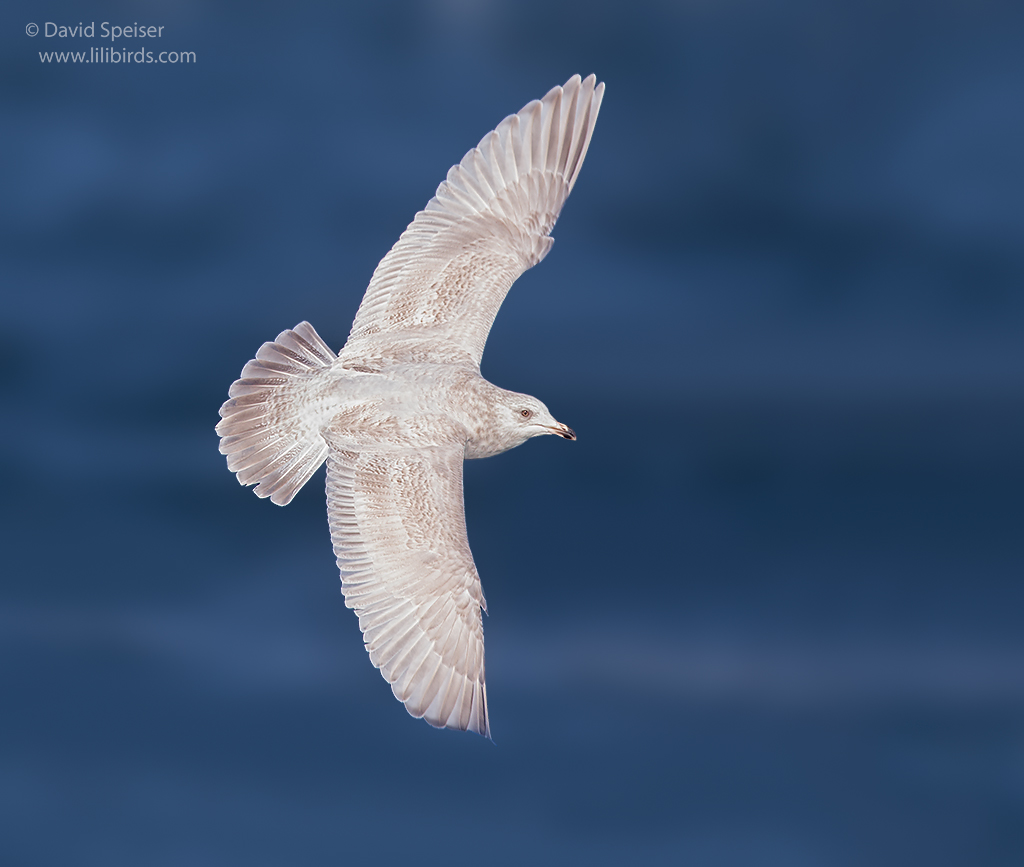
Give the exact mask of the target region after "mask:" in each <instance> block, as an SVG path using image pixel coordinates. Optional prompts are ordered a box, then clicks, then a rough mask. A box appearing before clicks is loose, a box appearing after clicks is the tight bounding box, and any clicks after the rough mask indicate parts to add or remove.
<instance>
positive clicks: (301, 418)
mask: <svg viewBox="0 0 1024 867" xmlns="http://www.w3.org/2000/svg"><path fill="white" fill-rule="evenodd" d="M336 358H337V356H336V355H335V354H334V353H333V352H332V351H331V349H330V347H328V346H327V344H326V343H324V342H323V340H321V339H320V335H319V334H317V333H316V331H314V330H313V326H312V325H310V324H309V323H308V322H300V323H299V324H298V325H296V326H295V328H293V329H291V330H289V331H282V332H281V333H280V334H279V335H277V339H276V340H275V341H274V342H272V343H264V344H263V346H261V347H260V349H259V352H257V353H256V358H254V359H253V360H252V361H250V362H249V363H248V364H246V365H245V367H243V368H242V378H241V379H238V380H236V381H235V382H234V384H232V386H231V388H230V389H229V390H228V397H229V398H230V399H229V400H228V401H227V402H226V403H225V404H224V405H223V406H222V407H221V408H220V415H221V421H220V423H219V424H218V425H217V433H218V434H220V436H221V441H220V452H221V454H222V455H226V456H227V459H228V469H229V470H231V472H233V473H235V474H236V475H237V476H238V481H239V483H240V484H243V485H256V488H255V491H254V493H255V494H256V496H257V497H270V500H271V502H273V503H276V504H277V505H279V506H284V505H287V504H288V503H290V502H291V501H292V498H293V497H294V496H295V495H296V494H297V493H298V491H299V489H300V488H301V487H302V486H303V485H304V484H306V482H308V481H309V479H310V477H311V476H312V475H313V473H315V472H316V471H317V469H319V467H320V465H321V464H322V463H323V462H324V461H325V460H326V459H327V443H326V442H324V439H323V437H322V436H321V435H320V427H321V425H322V423H323V419H321V418H320V417H319V412H318V402H317V401H316V400H314V399H313V398H314V395H315V393H316V389H317V386H318V385H320V384H321V380H320V378H321V375H322V374H323V373H324V371H326V370H327V369H328V368H329V367H330V366H331V364H332V363H333V362H334V360H335V359H336Z"/></svg>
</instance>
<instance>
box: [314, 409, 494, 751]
mask: <svg viewBox="0 0 1024 867" xmlns="http://www.w3.org/2000/svg"><path fill="white" fill-rule="evenodd" d="M441 427H442V428H443V425H442V426H441ZM326 437H327V441H328V443H329V445H330V453H329V456H328V459H327V514H328V521H329V523H330V528H331V541H332V542H333V543H334V553H335V555H336V556H337V558H338V567H339V568H340V570H341V582H342V584H341V587H342V592H344V594H345V604H346V605H347V606H348V607H349V608H353V609H355V612H356V614H357V615H358V617H359V628H360V629H361V630H362V633H363V640H364V641H365V643H366V649H367V651H369V654H370V661H371V662H372V663H373V665H374V666H375V667H376V668H379V669H380V672H381V674H382V675H383V676H384V678H385V679H386V680H387V681H388V682H389V683H390V684H391V689H392V691H393V692H394V694H395V697H396V698H398V700H399V701H401V702H403V703H404V704H405V706H406V709H407V710H408V711H409V713H410V714H412V716H414V717H417V718H419V717H422V718H423V719H425V720H426V721H427V722H428V723H430V724H431V725H432V726H437V727H439V728H451V729H460V730H463V731H464V730H471V731H475V732H478V733H479V734H482V735H484V736H485V737H490V728H489V725H488V721H487V691H486V687H485V685H484V635H483V624H482V623H481V616H480V609H481V607H484V608H485V607H486V603H485V601H484V595H483V591H482V589H481V587H480V577H479V575H478V574H477V571H476V567H475V566H474V564H473V555H472V553H471V552H470V550H469V542H468V540H467V538H466V517H465V510H464V507H463V500H462V463H463V458H464V452H465V441H464V439H462V441H461V442H460V441H459V438H458V436H451V437H445V436H442V437H435V438H434V440H435V443H434V444H432V445H427V446H424V445H422V444H421V443H420V444H417V445H416V446H415V447H414V446H413V444H412V443H408V444H407V445H402V444H401V442H400V441H399V442H396V441H394V440H392V441H390V442H386V443H383V444H382V443H362V444H361V443H356V442H354V441H352V440H350V439H348V438H347V437H345V435H343V434H340V433H332V431H331V430H328V431H326ZM446 439H447V441H445V440H446Z"/></svg>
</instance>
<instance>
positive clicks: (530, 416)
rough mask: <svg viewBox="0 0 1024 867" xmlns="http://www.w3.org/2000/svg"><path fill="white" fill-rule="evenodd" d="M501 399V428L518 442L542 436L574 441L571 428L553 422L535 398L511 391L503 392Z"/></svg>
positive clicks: (574, 437)
mask: <svg viewBox="0 0 1024 867" xmlns="http://www.w3.org/2000/svg"><path fill="white" fill-rule="evenodd" d="M503 398H504V399H503V400H502V402H501V403H502V411H503V412H502V415H503V418H502V422H503V423H504V424H503V426H504V427H506V428H507V429H508V430H509V431H510V432H513V433H514V436H515V438H516V439H518V440H519V442H526V441H527V440H528V439H530V437H537V436H542V435H543V434H557V435H558V436H560V437H562V438H563V439H567V440H574V439H576V434H575V433H573V430H572V428H571V427H568V426H566V425H564V424H562V423H561V422H558V421H555V418H554V416H552V415H551V412H550V410H548V408H547V407H546V406H544V404H543V403H541V402H540V401H539V400H537V398H535V397H531V396H530V395H528V394H517V393H515V392H512V391H509V392H505V394H504V395H503Z"/></svg>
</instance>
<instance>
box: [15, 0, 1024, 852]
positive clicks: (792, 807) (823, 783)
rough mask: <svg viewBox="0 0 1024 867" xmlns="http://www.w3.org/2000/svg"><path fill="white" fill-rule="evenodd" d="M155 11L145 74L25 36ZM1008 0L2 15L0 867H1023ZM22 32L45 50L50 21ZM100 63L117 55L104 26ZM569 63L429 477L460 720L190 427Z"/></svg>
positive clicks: (326, 549) (1016, 180) (1022, 216)
mask: <svg viewBox="0 0 1024 867" xmlns="http://www.w3.org/2000/svg"><path fill="white" fill-rule="evenodd" d="M80 20H82V21H84V22H85V23H88V22H89V21H90V20H94V21H95V22H96V25H97V29H99V27H100V25H101V23H102V22H103V21H109V22H111V23H117V22H121V23H124V24H132V23H135V22H138V23H139V24H150V23H152V24H154V25H163V26H164V28H165V29H164V35H163V36H162V37H161V40H154V43H156V42H158V41H160V44H159V45H157V46H155V47H156V48H160V49H164V50H177V51H194V52H195V53H196V57H197V62H196V63H194V64H177V65H170V64H165V65H160V64H153V65H143V66H135V65H129V64H119V65H114V64H106V65H100V64H95V65H72V64H63V65H62V64H57V63H53V62H51V63H49V64H45V63H41V62H40V61H39V57H38V52H39V51H40V50H47V51H49V50H75V49H78V48H81V47H85V49H86V50H88V48H89V47H90V45H91V46H94V47H99V46H100V45H101V44H102V45H104V46H105V47H109V45H110V43H109V42H103V41H102V40H100V39H95V40H92V41H90V40H88V39H80V40H78V42H77V43H76V44H71V43H72V40H70V39H66V40H63V41H62V40H60V39H58V38H49V39H48V38H47V37H45V35H43V34H42V33H41V34H40V35H38V36H36V37H34V38H32V37H29V36H27V35H25V25H26V24H27V23H29V22H33V21H34V22H37V23H38V24H39V26H40V28H42V27H43V25H44V23H45V22H46V21H52V22H55V23H66V24H77V23H78V21H80ZM1022 33H1024V14H1022V11H1021V9H1020V7H1019V5H1017V6H1014V4H1000V3H982V4H959V3H939V4H923V3H922V4H914V3H907V2H897V3H891V2H890V3H854V2H843V3H831V4H821V3H810V2H807V3H799V2H777V3H771V4H762V3H749V2H737V3H717V4H716V3H647V4H633V5H631V6H629V7H626V6H624V5H620V4H599V3H597V4H595V3H557V2H556V3H554V4H549V3H540V2H537V3H528V2H527V3H523V2H516V3H512V2H504V0H494V2H469V0H437V2H434V3H419V4H407V3H396V2H382V3H373V4H353V5H336V4H327V3H324V4H318V3H310V2H294V3H290V4H279V8H278V9H276V10H275V11H268V10H266V9H264V8H262V7H257V6H255V5H254V4H252V5H251V4H244V3H236V4H228V3H224V4H213V3H203V2H195V3H182V4H170V3H161V2H151V3H141V2H140V3H129V2H119V3H107V4H106V5H102V4H101V6H95V7H90V8H89V9H88V10H85V9H83V7H82V6H81V4H71V3H63V4H62V3H51V4H44V5H42V6H41V5H40V4H29V3H20V2H16V3H13V4H7V5H5V7H4V9H3V12H2V13H0V57H2V64H3V72H2V75H0V229H2V231H0V293H2V294H0V298H2V306H0V444H2V446H3V448H2V452H0V466H2V474H0V478H2V480H3V486H4V496H3V497H2V500H0V528H2V529H0V544H2V553H3V567H2V581H0V861H2V862H3V863H4V864H11V865H32V867H35V865H47V867H50V865H55V867H56V865H68V864H74V865H103V867H113V865H127V867H135V865H143V864H144V865H158V867H162V865H190V867H191V865H207V864H209V865H222V864H245V865H279V864H302V865H307V864H308V865H319V864H325V865H326V864H338V863H363V862H369V861H370V860H371V859H373V863H378V864H389V863H397V862H398V861H399V859H401V860H402V861H408V860H414V861H415V862H416V863H421V864H453V863H454V864H461V863H469V862H470V861H472V862H476V863H484V864H501V865H504V864H508V865H522V864H565V863H570V864H573V863H574V864H580V863H587V864H616V865H617V864H623V863H630V864H651V865H654V864H664V865H675V864H695V865H716V867H717V865H728V867H732V865H742V867H747V865H749V867H762V865H775V864H778V865H786V867H800V865H808V867H812V865H813V867H818V865H828V867H833V865H835V867H846V865H849V867H860V865H865V864H871V865H911V864H914V865H916V864H928V865H995V867H998V865H1019V864H1021V863H1024V585H1022V581H1021V578H1022V575H1024V532H1022V519H1024V453H1022V444H1024V243H1022V242H1024V208H1022V206H1021V202H1022V201H1024V169H1022V167H1021V166H1022V162H1021V158H1020V157H1021V154H1022V153H1024V112H1022V110H1021V106H1022V105H1024V51H1022V50H1021V49H1022V47H1024V46H1022V36H1021V34H1022ZM59 43H63V44H59ZM115 47H131V48H132V49H137V47H138V43H134V44H132V45H131V46H128V45H127V41H125V42H124V43H123V44H122V45H121V46H115ZM592 71H593V72H596V73H597V74H598V76H599V77H600V78H601V79H603V80H604V81H606V82H607V86H608V91H607V95H606V98H605V102H604V107H603V108H602V113H601V119H600V121H599V123H598V127H597V131H596V134H595V136H594V140H593V144H592V146H591V150H590V153H589V155H588V158H587V162H586V165H585V167H584V169H583V172H582V174H581V176H580V179H579V183H578V184H577V186H576V189H575V191H574V193H573V196H572V198H571V199H570V201H569V203H568V205H567V206H566V209H565V211H564V212H563V215H562V219H561V221H560V222H559V224H558V226H557V227H556V231H555V235H556V237H557V239H558V243H557V244H556V245H555V248H554V250H553V252H552V254H551V255H550V256H549V257H548V259H547V260H546V261H545V262H544V263H543V265H542V266H541V267H540V268H537V269H536V270H534V271H531V272H529V273H528V274H527V275H525V276H524V277H523V278H522V280H521V281H520V282H519V283H518V284H517V286H516V288H515V289H514V290H513V292H512V294H511V295H510V296H509V299H508V301H507V302H506V305H505V307H504V308H503V309H502V312H501V314H500V316H499V318H498V320H497V323H496V326H495V329H494V331H493V333H492V337H491V340H490V342H489V344H488V349H487V355H486V357H485V359H484V373H485V375H487V376H488V377H489V378H490V379H492V380H493V381H494V382H496V383H497V384H499V385H502V386H504V387H507V388H512V389H515V390H519V391H527V392H531V393H533V394H536V395H537V396H538V397H540V398H541V399H542V400H544V401H545V402H546V403H547V404H548V405H549V406H550V407H551V408H552V411H553V412H554V413H555V415H556V417H558V418H559V419H561V420H563V421H565V422H567V423H568V424H570V425H571V426H572V427H573V428H575V429H576V431H577V433H578V434H579V441H578V442H576V443H565V442H562V441H560V440H558V441H556V440H555V438H545V439H544V440H542V441H537V442H532V443H529V444H527V445H526V446H524V447H523V448H521V449H518V450H516V451H514V452H512V453H509V454H508V455H505V456H502V457H499V458H495V459H493V460H489V461H482V462H473V463H471V464H469V465H467V467H466V497H467V509H468V520H469V533H470V540H471V542H472V545H473V549H474V552H475V555H476V559H477V564H478V566H479V569H480V572H481V574H482V575H483V580H484V587H485V590H486V593H487V597H488V602H489V607H490V612H491V614H490V616H489V617H488V618H487V620H486V623H485V628H486V631H487V650H488V682H489V696H490V701H491V716H492V725H493V731H494V739H495V743H494V744H492V743H490V742H488V741H485V740H484V739H482V738H479V737H475V736H471V735H465V734H457V733H452V732H438V731H435V730H433V729H431V728H429V727H428V726H426V725H425V724H424V723H422V722H418V721H415V720H412V719H411V718H409V717H408V716H407V715H406V713H405V711H404V709H403V708H402V707H401V706H400V705H399V704H398V703H397V702H396V701H395V700H394V699H393V698H392V696H391V692H390V689H389V688H388V686H387V684H385V683H384V681H383V680H382V679H381V678H380V676H379V675H378V673H377V672H376V671H374V670H373V669H372V667H371V666H370V664H369V662H368V660H367V658H366V655H365V652H364V651H363V650H362V641H361V637H360V635H359V632H358V629H357V627H356V622H355V618H354V617H353V615H352V614H351V612H349V611H348V610H347V609H345V607H344V605H343V601H342V598H341V594H340V592H339V582H338V576H337V573H336V571H335V566H334V563H333V555H332V553H331V548H330V543H329V538H328V532H327V525H326V520H325V511H324V505H323V477H322V472H321V474H318V475H317V476H316V477H315V478H314V480H313V481H312V482H311V483H310V484H309V485H308V487H307V488H306V489H304V490H303V491H302V492H301V493H300V494H299V496H298V497H297V498H296V500H295V501H294V502H293V503H292V504H291V505H290V506H288V507H287V508H286V509H279V508H277V507H275V506H273V505H271V504H270V503H269V502H267V501H260V500H258V499H257V498H256V497H254V496H253V495H252V493H251V492H249V491H247V490H243V489H242V488H240V487H239V486H238V484H237V483H236V481H235V480H234V478H233V477H232V476H231V475H230V474H229V473H228V472H227V470H226V468H225V466H224V459H223V458H222V457H221V456H220V455H219V454H218V453H217V440H216V436H215V434H214V432H213V426H214V424H215V422H216V421H217V408H218V407H219V405H220V403H221V402H222V401H223V400H224V399H225V396H226V392H227V387H228V385H229V384H230V382H231V381H232V380H233V379H234V378H235V377H236V376H237V375H238V372H239V371H240V369H241V367H242V365H243V364H244V363H245V361H247V360H248V359H249V358H250V357H252V355H253V354H254V352H255V350H256V349H257V348H258V346H259V345H260V343H262V342H263V341H264V340H268V339H271V338H272V337H273V336H274V335H276V334H277V333H278V332H279V331H281V330H282V329H284V328H287V327H290V326H292V325H294V324H295V323H297V322H299V321H300V320H303V319H307V320H309V321H310V322H312V323H313V324H314V325H315V326H316V328H317V329H318V330H319V331H320V333H321V334H322V335H323V336H324V338H325V339H326V340H327V341H328V342H329V343H330V344H332V345H333V346H335V347H338V346H340V345H341V344H342V343H343V342H344V339H345V336H346V334H347V332H348V327H349V325H350V323H351V319H352V315H353V314H354V312H355V310H356V307H357V305H358V303H359V300H360V298H361V295H362V291H363V288H364V287H365V285H366V282H367V281H368V279H369V276H370V274H371V273H372V270H373V268H374V266H375V265H376V263H377V261H378V260H379V259H380V257H381V256H383V254H384V253H385V252H386V251H387V250H388V248H389V247H390V246H391V244H392V243H393V242H394V241H395V240H396V239H397V237H398V235H399V234H400V232H401V231H402V229H403V228H404V227H405V225H406V224H407V223H408V221H409V220H410V219H411V218H412V216H413V214H414V213H415V212H416V211H417V210H418V209H419V208H421V207H422V206H423V205H424V204H425V203H426V201H427V200H428V199H429V198H430V196H431V195H432V193H433V191H434V189H435V188H436V186H437V184H438V183H439V182H440V181H441V180H442V179H443V177H444V175H445V172H446V171H447V169H448V167H449V166H450V165H451V164H452V163H454V162H456V161H457V160H458V159H460V158H461V156H462V154H463V153H464V152H465V151H466V150H467V149H468V148H469V147H470V146H472V145H473V144H475V143H476V142H477V141H478V140H479V138H480V137H481V136H482V135H483V134H484V133H486V132H487V131H488V130H490V129H491V128H493V126H494V125H495V124H496V123H497V122H498V121H500V120H501V119H502V118H503V117H504V116H505V115H506V114H509V113H511V112H513V111H515V110H517V109H518V108H520V107H521V106H522V105H523V104H524V103H526V102H527V101H528V100H530V99H532V98H534V97H539V96H541V95H542V94H543V93H544V92H545V91H546V90H547V89H548V88H549V87H551V86H552V85H554V84H559V83H562V82H564V81H565V80H566V79H567V78H568V77H569V76H570V75H571V74H572V73H574V72H580V73H582V74H584V75H585V74H587V73H589V72H592Z"/></svg>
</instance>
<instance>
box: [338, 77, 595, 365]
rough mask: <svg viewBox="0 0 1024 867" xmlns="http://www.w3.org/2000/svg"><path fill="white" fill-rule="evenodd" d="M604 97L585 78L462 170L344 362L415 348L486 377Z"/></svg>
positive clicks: (413, 229) (422, 224) (385, 271)
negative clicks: (519, 284)
mask: <svg viewBox="0 0 1024 867" xmlns="http://www.w3.org/2000/svg"><path fill="white" fill-rule="evenodd" d="M603 96H604V84H603V83H602V84H598V83H597V82H596V79H595V78H594V76H593V75H591V76H589V77H588V78H587V79H585V80H583V81H581V80H580V77H579V76H578V75H574V76H573V77H572V78H570V79H569V80H568V81H567V82H566V83H565V84H564V85H563V86H561V87H555V88H552V89H551V91H549V92H548V94H547V95H546V96H545V97H544V98H543V99H542V100H534V101H533V102H531V103H529V104H528V105H527V106H526V107H525V108H523V109H522V110H521V111H520V112H519V113H518V114H514V115H511V116H510V117H507V118H505V120H503V121H502V122H501V123H500V124H499V125H498V127H497V129H495V130H494V131H493V132H491V133H488V134H487V135H486V136H484V138H483V139H482V140H481V142H480V144H479V145H477V147H475V148H473V150H471V151H470V152H469V153H467V154H466V156H465V157H463V159H462V162H460V163H459V164H458V165H456V166H453V167H452V168H451V170H450V171H449V172H448V177H447V179H446V180H445V181H444V182H443V183H442V184H441V185H440V186H439V187H438V188H437V193H436V194H435V196H434V198H433V199H431V200H430V202H428V203H427V207H426V208H425V209H424V210H422V211H420V212H419V213H418V214H417V215H416V218H415V219H414V220H413V221H412V223H410V225H409V227H408V228H407V229H406V230H405V232H403V233H402V237H401V238H399V239H398V242H397V243H396V244H395V246H394V247H392V248H391V251H390V252H389V253H388V254H387V256H385V257H384V258H383V259H382V260H381V263H380V264H379V265H378V266H377V269H376V270H375V271H374V273H373V277H372V278H371V280H370V285H369V286H368V287H367V289H366V294H365V295H364V296H363V301H362V304H361V305H360V307H359V310H358V312H357V313H356V317H355V321H354V322H353V323H352V331H351V332H350V334H349V340H348V344H347V345H346V347H345V349H344V350H343V351H342V354H343V355H344V354H347V353H349V352H351V353H352V354H353V355H356V356H360V355H362V356H364V357H370V356H372V355H374V354H375V353H376V352H381V351H383V352H393V351H395V348H396V347H400V345H401V344H402V343H403V342H408V343H411V344H417V346H418V349H417V351H419V352H420V353H421V354H422V351H423V349H422V347H424V346H428V347H429V354H431V355H433V356H435V357H437V358H438V359H439V360H452V359H455V358H463V359H468V360H470V361H471V362H473V363H475V364H476V365H477V366H479V364H480V358H481V356H482V355H483V351H484V343H485V342H486V340H487V335H488V333H489V332H490V330H491V325H492V324H493V322H494V317H495V316H496V315H497V313H498V308H499V307H500V306H501V302H502V301H504V300H505V295H506V294H508V290H509V289H510V288H511V286H512V284H513V282H515V280H516V278H517V277H519V275H520V274H522V273H523V272H524V271H525V270H526V269H527V268H531V267H533V266H534V265H536V264H537V263H538V262H539V261H540V260H541V259H543V258H544V256H545V255H546V254H547V252H548V250H550V249H551V244H552V243H553V240H552V238H551V237H550V236H549V234H548V233H549V232H550V231H551V229H552V227H553V226H554V225H555V220H557V219H558V214H559V212H560V211H561V210H562V205H563V204H564V203H565V200H566V198H567V197H568V195H569V192H570V191H571V190H572V187H573V184H574V183H575V182H576V177H577V175H578V174H579V171H580V168H581V166H582V165H583V158H584V157H585V156H586V153H587V148H588V146H589V145H590V137H591V135H593V132H594V124H595V123H596V122H597V113H598V111H599V109H600V107H601V99H602V97H603Z"/></svg>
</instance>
